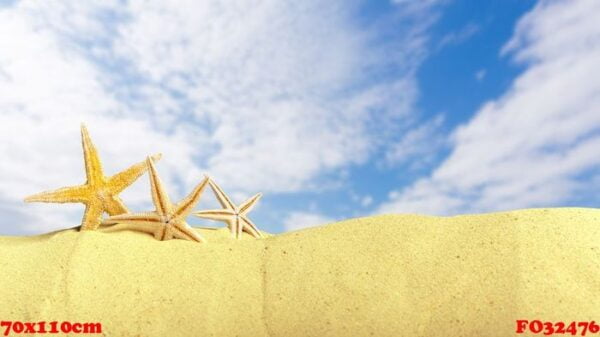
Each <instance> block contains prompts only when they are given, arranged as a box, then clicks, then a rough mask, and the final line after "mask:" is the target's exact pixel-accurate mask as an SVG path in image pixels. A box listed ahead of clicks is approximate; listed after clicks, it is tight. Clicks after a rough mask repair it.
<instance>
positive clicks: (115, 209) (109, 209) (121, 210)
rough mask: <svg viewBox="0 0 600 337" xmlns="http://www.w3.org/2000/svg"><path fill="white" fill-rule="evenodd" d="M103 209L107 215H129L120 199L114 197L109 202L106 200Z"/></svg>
mask: <svg viewBox="0 0 600 337" xmlns="http://www.w3.org/2000/svg"><path fill="white" fill-rule="evenodd" d="M104 208H105V210H106V213H108V214H109V215H119V214H126V213H129V210H128V209H127V207H126V206H125V204H123V200H121V198H119V197H115V196H113V197H112V198H110V200H108V201H107V202H106V203H105V205H104Z"/></svg>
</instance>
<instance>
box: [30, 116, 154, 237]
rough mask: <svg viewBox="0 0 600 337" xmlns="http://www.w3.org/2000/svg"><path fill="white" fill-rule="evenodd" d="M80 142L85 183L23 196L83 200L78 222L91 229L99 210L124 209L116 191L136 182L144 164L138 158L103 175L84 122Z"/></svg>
mask: <svg viewBox="0 0 600 337" xmlns="http://www.w3.org/2000/svg"><path fill="white" fill-rule="evenodd" d="M81 141H82V144H83V156H84V161H85V174H86V177H87V181H86V183H85V184H84V185H79V186H71V187H63V188H60V189H57V190H54V191H46V192H42V193H38V194H34V195H31V196H29V197H27V198H25V202H56V203H71V202H80V203H83V204H85V205H86V208H85V213H84V215H83V219H82V221H81V230H95V229H97V228H98V227H99V226H100V222H101V221H102V213H104V212H106V213H108V214H109V215H117V214H122V213H127V212H128V210H127V207H125V205H124V204H123V201H122V200H121V198H119V197H118V194H119V193H121V191H123V190H124V189H125V188H126V187H127V186H129V185H131V184H132V183H133V182H134V181H136V179H137V178H139V177H140V176H141V175H142V174H143V173H144V172H145V171H146V170H147V168H148V167H147V166H146V163H145V162H143V161H142V162H139V163H137V164H135V165H133V166H131V167H129V168H128V169H126V170H125V171H122V172H120V173H117V174H115V175H113V176H112V177H110V178H107V177H105V176H104V172H103V171H102V164H101V163H100V158H98V151H97V150H96V147H95V146H94V144H93V143H92V140H91V139H90V135H89V133H88V131H87V129H86V127H85V125H84V124H81ZM153 158H155V159H156V160H159V159H160V158H161V154H156V155H154V157H153Z"/></svg>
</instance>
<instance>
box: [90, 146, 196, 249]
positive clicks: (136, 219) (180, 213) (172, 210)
mask: <svg viewBox="0 0 600 337" xmlns="http://www.w3.org/2000/svg"><path fill="white" fill-rule="evenodd" d="M147 165H148V167H149V168H150V172H149V174H150V187H151V190H152V202H153V203H154V206H155V207H156V211H154V212H145V213H136V214H122V215H115V216H111V217H109V218H107V219H105V220H104V222H103V223H102V224H103V225H111V224H117V223H118V224H120V225H122V226H119V225H117V226H113V227H112V228H114V229H116V230H120V229H132V230H136V231H140V232H145V233H149V234H154V238H156V239H157V240H170V239H173V238H177V239H184V240H190V241H197V242H205V240H204V238H203V237H202V236H200V234H198V233H196V232H195V231H194V229H193V228H192V227H190V225H188V224H187V222H185V217H186V216H187V215H188V214H189V213H190V212H191V211H192V209H193V208H194V206H195V205H196V203H197V202H198V200H200V196H201V195H202V191H204V188H205V187H206V183H207V181H208V178H206V177H205V178H204V179H203V180H202V182H200V184H198V186H196V188H195V189H194V190H193V191H192V192H191V193H190V194H189V195H188V196H187V197H185V199H183V200H181V201H180V202H179V203H177V204H171V201H170V200H169V196H168V195H167V193H166V192H165V189H164V187H163V183H162V181H161V180H160V178H159V176H158V174H157V173H156V168H155V167H154V162H153V161H152V158H150V157H148V159H147ZM109 231H111V229H109Z"/></svg>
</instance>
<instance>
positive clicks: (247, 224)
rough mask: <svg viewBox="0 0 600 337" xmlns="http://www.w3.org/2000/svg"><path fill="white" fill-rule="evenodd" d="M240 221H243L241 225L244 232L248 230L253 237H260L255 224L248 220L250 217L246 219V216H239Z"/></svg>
mask: <svg viewBox="0 0 600 337" xmlns="http://www.w3.org/2000/svg"><path fill="white" fill-rule="evenodd" d="M240 221H241V222H242V223H243V226H242V227H243V229H244V230H246V232H248V233H249V234H250V235H252V236H254V237H255V238H262V234H261V233H260V231H259V230H258V228H257V227H256V225H255V224H254V223H253V222H252V221H250V219H248V217H246V216H240Z"/></svg>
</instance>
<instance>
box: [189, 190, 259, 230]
mask: <svg viewBox="0 0 600 337" xmlns="http://www.w3.org/2000/svg"><path fill="white" fill-rule="evenodd" d="M208 183H209V185H210V188H211V189H212V190H213V192H214V193H215V196H216V197H217V200H218V201H219V203H220V204H221V206H223V208H224V209H215V210H208V211H199V212H195V213H192V215H195V216H197V217H200V218H204V219H211V220H217V221H223V222H225V223H227V227H229V229H230V230H231V235H233V236H235V237H236V238H237V239H240V238H241V237H242V231H246V232H247V233H249V234H250V235H252V236H254V237H255V238H260V237H262V234H261V233H260V232H259V231H258V229H257V228H256V225H255V224H254V223H252V221H250V219H248V216H247V215H246V214H247V213H248V212H250V210H252V208H254V206H255V205H256V203H257V202H258V200H259V199H260V197H261V196H262V194H261V193H258V194H256V195H254V196H253V197H251V198H250V199H248V200H246V201H244V202H243V203H242V204H241V205H240V206H239V207H237V206H235V205H234V204H233V202H231V200H230V199H229V197H227V195H226V194H225V192H223V190H222V189H221V188H220V187H219V185H217V184H216V183H215V182H214V181H213V180H212V179H209V182H208Z"/></svg>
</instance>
